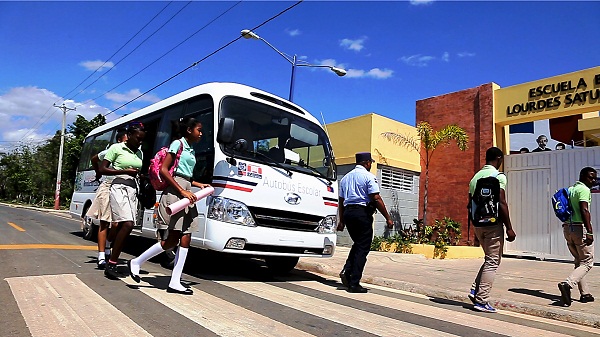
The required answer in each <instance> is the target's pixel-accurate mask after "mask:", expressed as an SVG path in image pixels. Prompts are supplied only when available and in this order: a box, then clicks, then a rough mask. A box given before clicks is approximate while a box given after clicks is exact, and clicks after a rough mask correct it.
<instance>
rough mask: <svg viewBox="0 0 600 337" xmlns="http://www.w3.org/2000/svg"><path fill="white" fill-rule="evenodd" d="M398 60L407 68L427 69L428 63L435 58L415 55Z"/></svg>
mask: <svg viewBox="0 0 600 337" xmlns="http://www.w3.org/2000/svg"><path fill="white" fill-rule="evenodd" d="M400 60H401V61H402V62H404V63H406V64H408V65H409V66H415V67H427V64H428V63H429V62H430V61H432V60H435V57H434V56H427V55H421V54H417V55H411V56H402V57H401V58H400Z"/></svg>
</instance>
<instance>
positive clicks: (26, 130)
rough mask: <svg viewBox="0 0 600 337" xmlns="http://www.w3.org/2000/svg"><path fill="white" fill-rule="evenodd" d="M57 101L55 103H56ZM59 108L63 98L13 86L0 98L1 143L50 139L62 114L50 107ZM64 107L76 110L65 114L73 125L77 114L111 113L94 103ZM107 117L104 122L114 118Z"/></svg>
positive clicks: (60, 122)
mask: <svg viewBox="0 0 600 337" xmlns="http://www.w3.org/2000/svg"><path fill="white" fill-rule="evenodd" d="M57 102H58V103H57ZM54 103H56V104H57V105H62V103H63V99H62V97H60V96H58V95H56V94H55V93H53V92H51V91H49V90H46V89H42V88H37V87H15V88H11V89H10V90H9V91H8V92H6V93H5V94H3V95H0V140H1V141H3V142H7V141H9V142H15V143H6V144H12V145H13V146H15V145H18V143H16V142H20V141H22V142H39V141H41V140H44V139H47V138H49V137H52V136H53V135H54V134H55V133H56V131H57V130H60V127H61V124H62V117H63V114H62V111H61V110H59V109H58V108H55V107H53V104H54ZM64 103H65V105H66V106H68V107H70V108H73V107H76V108H77V110H76V111H70V112H68V113H67V120H66V123H67V125H68V124H72V123H73V122H74V121H75V119H76V118H77V116H78V115H81V116H83V117H84V118H86V119H88V120H89V119H92V118H93V117H95V116H97V115H98V114H102V115H104V114H106V113H108V112H109V111H110V110H109V109H107V108H104V107H102V106H99V105H98V104H96V103H95V102H88V103H86V104H83V105H81V103H80V102H75V101H72V100H68V101H64ZM115 118H116V116H115V117H113V116H112V115H109V116H107V121H109V120H112V119H115Z"/></svg>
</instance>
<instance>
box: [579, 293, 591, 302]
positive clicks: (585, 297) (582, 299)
mask: <svg viewBox="0 0 600 337" xmlns="http://www.w3.org/2000/svg"><path fill="white" fill-rule="evenodd" d="M579 302H581V303H588V302H594V296H592V294H585V295H581V297H580V298H579Z"/></svg>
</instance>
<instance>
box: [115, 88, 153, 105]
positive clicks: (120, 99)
mask: <svg viewBox="0 0 600 337" xmlns="http://www.w3.org/2000/svg"><path fill="white" fill-rule="evenodd" d="M141 94H142V92H141V91H140V89H131V90H129V91H128V92H126V93H123V94H119V93H116V92H109V93H107V94H106V99H108V100H111V101H113V102H117V103H126V102H129V101H131V100H132V99H134V98H136V97H138V96H139V95H141ZM136 101H137V102H150V103H156V102H158V101H160V98H158V97H157V96H155V95H152V94H146V95H144V96H142V97H140V98H138V99H137V100H136Z"/></svg>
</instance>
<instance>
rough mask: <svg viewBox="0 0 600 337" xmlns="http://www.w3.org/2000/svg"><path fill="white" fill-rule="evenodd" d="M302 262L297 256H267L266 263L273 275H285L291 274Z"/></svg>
mask: <svg viewBox="0 0 600 337" xmlns="http://www.w3.org/2000/svg"><path fill="white" fill-rule="evenodd" d="M298 260H300V258H299V257H297V256H267V257H265V262H266V264H267V267H268V268H269V270H270V271H271V272H272V273H273V274H277V275H285V274H288V273H289V272H291V271H292V270H293V269H294V267H296V264H297V263H298Z"/></svg>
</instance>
